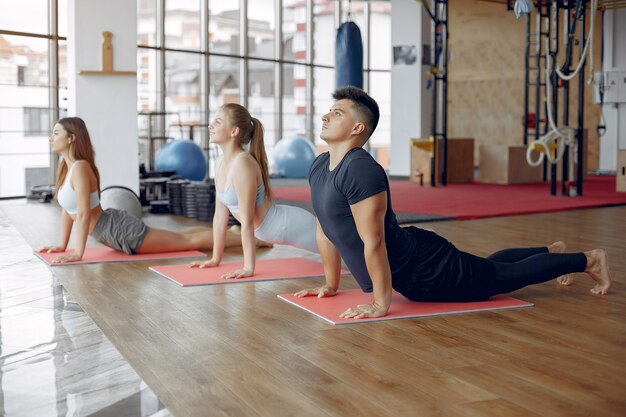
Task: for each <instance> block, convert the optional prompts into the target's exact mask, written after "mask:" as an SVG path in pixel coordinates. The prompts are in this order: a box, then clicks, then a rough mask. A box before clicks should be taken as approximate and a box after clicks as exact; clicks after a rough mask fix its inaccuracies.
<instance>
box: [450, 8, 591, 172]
mask: <svg viewBox="0 0 626 417" xmlns="http://www.w3.org/2000/svg"><path fill="white" fill-rule="evenodd" d="M449 12H450V41H449V47H450V66H449V70H450V74H449V80H450V82H449V85H448V88H449V90H448V112H449V113H448V115H449V116H448V135H449V136H450V137H473V138H475V140H476V147H475V150H474V152H475V162H476V164H478V163H479V162H480V160H479V158H480V156H479V153H478V149H479V146H480V145H491V144H509V145H521V144H522V143H523V129H522V121H521V120H522V116H523V105H524V96H523V93H524V47H525V37H526V23H525V20H524V18H522V19H519V20H517V19H515V14H514V13H513V12H512V11H507V10H506V7H505V6H504V5H503V4H496V3H490V2H484V1H476V0H464V1H459V2H454V3H453V4H451V5H450V7H449ZM533 16H534V15H533ZM533 18H534V17H533ZM595 32H596V37H595V42H594V52H595V53H594V55H595V57H596V58H595V63H596V64H595V67H596V68H599V66H600V34H601V29H600V16H599V15H598V17H597V24H596V31H595ZM564 50H565V47H564V46H563V45H561V47H560V55H559V56H560V58H559V62H560V63H562V62H563V61H564V58H563V56H564ZM577 53H578V52H577V48H576V52H575V57H576V56H577ZM575 62H577V58H575ZM588 71H589V67H588V66H587V67H586V71H585V73H584V77H585V80H587V78H588ZM573 83H574V84H573V85H572V86H571V88H570V91H571V93H570V125H572V126H575V125H576V120H577V119H576V118H577V113H578V81H577V78H576V79H574V80H573ZM585 86H586V87H585V127H586V128H587V129H588V130H589V133H590V135H589V144H588V149H587V151H588V153H587V154H588V160H587V162H588V167H589V169H596V168H597V167H598V135H597V133H596V126H597V124H598V120H599V117H600V116H599V115H600V111H599V106H598V105H595V104H593V101H592V99H593V95H592V94H593V91H592V88H591V86H589V85H587V84H585ZM531 92H532V90H531ZM561 92H562V91H559V94H561ZM531 95H532V93H531ZM561 101H562V100H560V102H559V107H560V108H562V103H561ZM531 106H534V97H531ZM531 108H532V107H531ZM562 124H563V123H562V120H561V119H560V114H559V119H558V121H557V125H558V126H562Z"/></svg>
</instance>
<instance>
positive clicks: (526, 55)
mask: <svg viewBox="0 0 626 417" xmlns="http://www.w3.org/2000/svg"><path fill="white" fill-rule="evenodd" d="M529 60H530V13H528V14H527V15H526V46H525V49H524V137H523V138H524V145H528V83H529V77H530V74H529V72H530V70H529ZM537 88H539V86H537ZM537 116H538V115H537V114H535V117H537ZM535 120H536V119H535ZM536 127H537V126H536V125H535V128H536Z"/></svg>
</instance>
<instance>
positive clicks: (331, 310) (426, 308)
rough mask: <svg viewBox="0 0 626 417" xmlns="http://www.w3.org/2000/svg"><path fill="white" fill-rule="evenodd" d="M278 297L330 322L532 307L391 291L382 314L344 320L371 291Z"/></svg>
mask: <svg viewBox="0 0 626 417" xmlns="http://www.w3.org/2000/svg"><path fill="white" fill-rule="evenodd" d="M278 298H280V299H282V300H284V301H287V302H288V303H290V304H293V305H295V306H296V307H300V308H301V309H303V310H305V311H308V312H309V313H311V314H314V315H316V316H317V317H319V318H321V319H324V320H326V321H327V322H329V323H331V324H354V323H367V322H372V321H382V320H397V319H407V318H413V317H428V316H439V315H444V314H460V313H471V312H475V311H489V310H504V309H509V308H520V307H531V306H532V305H533V304H531V303H527V302H525V301H521V300H517V299H515V298H511V297H507V296H504V295H497V296H495V297H491V299H489V300H487V301H477V302H469V303H422V302H419V303H418V302H415V301H410V300H407V299H406V298H404V297H403V296H402V295H401V294H400V293H397V292H395V291H394V292H393V294H392V298H391V308H390V309H389V313H388V314H387V315H386V316H384V317H375V318H364V319H358V320H357V319H344V318H341V317H339V315H340V314H341V313H343V312H344V311H346V310H347V309H348V308H351V307H356V306H357V305H359V304H369V303H371V302H372V294H367V293H364V292H362V291H361V290H345V291H339V292H338V293H337V295H336V296H334V297H324V298H317V297H314V296H309V297H304V298H298V297H295V296H294V295H293V294H279V295H278Z"/></svg>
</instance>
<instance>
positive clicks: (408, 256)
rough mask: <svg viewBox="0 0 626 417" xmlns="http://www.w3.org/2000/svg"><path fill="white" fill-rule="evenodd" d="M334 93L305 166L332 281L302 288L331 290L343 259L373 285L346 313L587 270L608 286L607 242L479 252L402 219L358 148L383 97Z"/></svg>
mask: <svg viewBox="0 0 626 417" xmlns="http://www.w3.org/2000/svg"><path fill="white" fill-rule="evenodd" d="M333 98H334V99H335V100H336V102H335V104H334V105H333V107H332V108H331V109H330V111H329V112H328V113H327V114H325V115H324V116H323V117H322V121H323V125H322V131H321V133H320V137H321V138H322V140H324V141H325V142H326V143H328V146H329V152H327V153H323V154H321V155H319V156H318V157H317V158H316V159H315V161H314V162H313V165H312V166H311V169H310V171H309V184H310V186H311V201H312V203H313V210H314V211H315V214H316V216H317V245H318V247H319V250H320V255H321V257H322V261H323V263H324V275H325V277H326V283H325V284H324V285H322V286H321V287H317V288H311V289H306V290H302V291H299V292H297V293H296V294H295V295H296V296H298V297H305V296H309V295H317V296H318V297H328V296H334V295H335V294H336V293H337V289H338V288H339V279H340V270H341V259H342V258H343V260H344V261H345V263H346V265H347V266H348V268H349V269H350V272H351V273H352V275H353V276H354V278H355V279H356V281H357V282H358V284H359V286H360V287H361V289H362V290H363V291H365V292H372V293H373V294H372V295H373V297H372V298H373V299H372V302H371V303H370V304H364V305H359V306H355V307H352V308H349V309H348V310H346V311H345V312H344V313H342V314H341V317H344V318H355V319H358V318H364V317H380V316H384V315H386V314H387V312H388V310H389V307H390V304H391V294H392V292H391V291H392V288H393V289H395V290H396V291H398V292H400V293H401V294H402V295H404V296H405V297H406V298H408V299H410V300H414V301H479V300H486V299H488V298H489V297H491V296H493V295H496V294H501V293H506V292H511V291H515V290H516V289H519V288H523V287H525V286H527V285H531V284H537V283H540V282H544V281H548V280H550V279H553V278H557V277H559V276H562V275H565V274H569V273H572V272H583V271H584V272H587V273H588V274H589V275H590V276H591V278H592V279H593V280H594V281H596V283H597V284H596V286H595V287H594V288H592V289H591V292H592V293H594V294H606V293H607V292H608V290H609V287H610V286H611V278H610V275H609V270H608V261H607V256H606V252H605V251H603V250H599V249H597V250H592V251H588V252H585V253H582V252H581V253H574V254H566V253H563V252H564V250H565V244H564V243H563V242H555V243H553V244H551V245H548V246H543V247H537V248H516V249H506V250H503V251H500V252H497V253H495V254H493V255H491V256H490V257H489V258H480V257H477V256H474V255H472V254H469V253H465V252H462V251H460V250H458V249H457V248H456V247H454V245H452V244H451V243H450V242H448V241H447V240H446V239H444V238H442V237H441V236H439V235H437V234H435V233H433V232H429V231H426V230H422V229H419V228H416V227H412V226H411V227H407V228H402V227H400V226H399V225H398V222H397V221H396V217H395V214H394V212H393V209H392V207H391V196H390V193H389V182H388V180H387V175H386V173H385V171H384V170H383V168H382V167H381V166H380V165H379V164H378V163H377V162H376V161H375V160H374V158H373V157H372V156H371V155H370V154H369V153H368V152H367V151H365V150H364V149H363V148H362V146H363V145H364V144H365V143H366V142H367V140H368V139H369V137H370V136H371V135H372V133H373V132H374V130H375V129H376V125H377V124H378V119H379V110H378V104H377V103H376V101H374V99H372V98H371V97H370V96H369V95H367V94H366V93H365V92H364V91H363V90H361V89H359V88H356V87H344V88H340V89H338V90H336V91H335V92H334V93H333ZM560 282H561V283H562V284H569V283H570V280H569V279H564V280H562V281H560Z"/></svg>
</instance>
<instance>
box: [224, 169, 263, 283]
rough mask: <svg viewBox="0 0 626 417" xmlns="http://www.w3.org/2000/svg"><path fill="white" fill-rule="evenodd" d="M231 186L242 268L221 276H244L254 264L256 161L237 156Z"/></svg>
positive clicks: (251, 269) (252, 270) (251, 271)
mask: <svg viewBox="0 0 626 417" xmlns="http://www.w3.org/2000/svg"><path fill="white" fill-rule="evenodd" d="M234 163H235V164H236V165H235V167H234V168H235V169H234V170H233V176H232V181H233V188H234V189H235V193H236V194H237V201H238V202H239V216H238V217H239V223H241V247H242V249H243V268H242V269H239V270H236V271H232V272H229V273H227V274H224V275H223V276H222V278H235V279H237V278H245V277H250V276H252V275H254V267H255V264H256V241H255V240H254V214H255V208H256V190H257V171H258V168H257V163H256V161H254V159H252V158H250V157H247V158H239V159H238V160H237V161H235V162H234Z"/></svg>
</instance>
